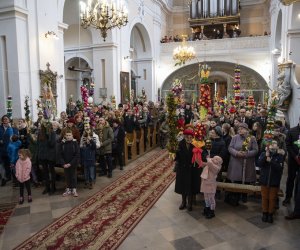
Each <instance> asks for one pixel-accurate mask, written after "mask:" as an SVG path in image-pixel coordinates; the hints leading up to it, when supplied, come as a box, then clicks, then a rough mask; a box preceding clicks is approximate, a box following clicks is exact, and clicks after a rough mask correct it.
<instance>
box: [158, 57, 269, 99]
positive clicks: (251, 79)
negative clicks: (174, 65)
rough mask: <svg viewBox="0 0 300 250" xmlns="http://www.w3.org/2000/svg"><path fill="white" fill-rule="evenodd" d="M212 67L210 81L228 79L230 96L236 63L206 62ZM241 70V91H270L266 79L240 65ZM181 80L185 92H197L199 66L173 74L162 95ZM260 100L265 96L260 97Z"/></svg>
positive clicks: (168, 78) (189, 67)
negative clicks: (218, 78) (220, 78)
mask: <svg viewBox="0 0 300 250" xmlns="http://www.w3.org/2000/svg"><path fill="white" fill-rule="evenodd" d="M201 63H203V62H201ZM205 63H207V64H208V65H209V66H210V67H211V74H210V77H209V81H210V82H213V80H214V77H216V76H221V77H223V78H226V77H227V93H228V94H230V93H231V92H233V88H232V84H233V83H234V68H235V63H231V62H223V61H210V62H205ZM240 69H241V89H242V90H244V92H248V91H249V90H253V91H257V92H258V91H260V92H261V93H265V92H267V91H269V87H268V84H267V82H266V81H265V80H264V78H263V77H262V76H261V75H260V74H259V73H258V72H257V71H255V70H253V69H251V68H249V67H247V66H245V65H240ZM176 78H178V79H180V80H181V81H182V83H183V85H184V90H185V91H187V92H188V91H190V92H191V93H193V92H194V93H195V91H197V87H196V86H197V83H200V78H199V64H198V63H194V64H189V65H186V66H184V67H181V68H180V69H177V70H175V71H174V72H172V73H171V74H170V75H169V76H168V77H167V78H166V79H165V80H164V82H163V84H162V88H161V90H162V93H163V94H162V95H163V97H164V95H165V94H166V93H167V92H168V91H169V90H170V89H171V86H172V82H173V81H174V80H175V79H176ZM259 98H260V99H262V98H263V96H262V95H261V96H259Z"/></svg>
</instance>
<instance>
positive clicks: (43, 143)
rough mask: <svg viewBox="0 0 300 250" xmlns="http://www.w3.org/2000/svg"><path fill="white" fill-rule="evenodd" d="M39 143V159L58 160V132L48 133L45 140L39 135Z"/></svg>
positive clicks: (54, 161) (42, 160)
mask: <svg viewBox="0 0 300 250" xmlns="http://www.w3.org/2000/svg"><path fill="white" fill-rule="evenodd" d="M37 144H38V150H37V154H38V161H39V162H41V163H42V162H45V161H49V162H53V163H56V162H57V155H56V133H55V132H54V131H51V132H49V134H47V135H46V138H45V140H41V139H40V138H39V136H38V140H37Z"/></svg>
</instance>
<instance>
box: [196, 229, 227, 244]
mask: <svg viewBox="0 0 300 250" xmlns="http://www.w3.org/2000/svg"><path fill="white" fill-rule="evenodd" d="M191 237H192V238H193V239H194V240H196V241H197V242H199V243H200V245H201V246H203V247H204V248H206V247H210V246H214V245H217V244H219V243H221V242H223V240H222V239H221V238H219V237H218V236H216V235H214V234H213V233H212V232H210V231H205V232H201V233H197V234H194V235H192V236H191Z"/></svg>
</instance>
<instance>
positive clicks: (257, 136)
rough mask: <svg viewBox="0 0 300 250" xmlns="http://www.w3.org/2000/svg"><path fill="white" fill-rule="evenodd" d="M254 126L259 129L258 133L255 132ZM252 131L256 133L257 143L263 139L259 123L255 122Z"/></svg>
mask: <svg viewBox="0 0 300 250" xmlns="http://www.w3.org/2000/svg"><path fill="white" fill-rule="evenodd" d="M254 125H256V127H257V129H256V131H254V130H253V127H254ZM252 131H253V132H255V138H256V140H257V141H258V140H261V139H262V136H263V133H262V126H261V124H260V123H259V122H254V123H253V125H252Z"/></svg>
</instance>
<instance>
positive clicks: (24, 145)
mask: <svg viewBox="0 0 300 250" xmlns="http://www.w3.org/2000/svg"><path fill="white" fill-rule="evenodd" d="M19 139H20V141H21V142H22V145H21V148H28V144H29V140H28V132H27V127H25V128H21V129H19Z"/></svg>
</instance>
